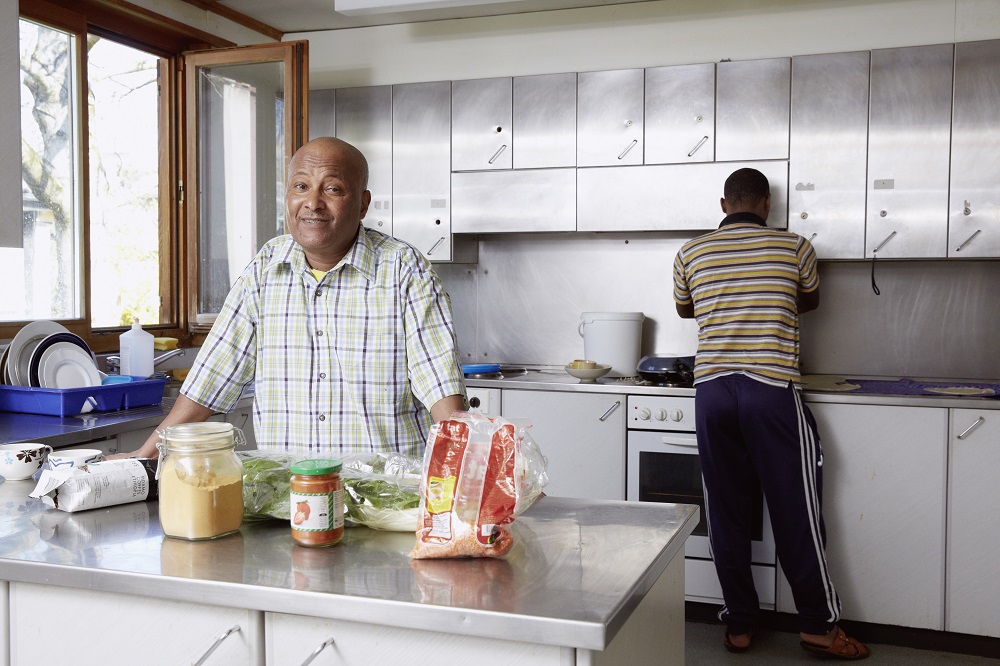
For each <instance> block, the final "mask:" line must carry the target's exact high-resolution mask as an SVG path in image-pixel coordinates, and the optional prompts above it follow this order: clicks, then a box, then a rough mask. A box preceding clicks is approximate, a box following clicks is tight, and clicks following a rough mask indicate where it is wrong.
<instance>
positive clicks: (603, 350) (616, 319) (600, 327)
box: [577, 312, 646, 377]
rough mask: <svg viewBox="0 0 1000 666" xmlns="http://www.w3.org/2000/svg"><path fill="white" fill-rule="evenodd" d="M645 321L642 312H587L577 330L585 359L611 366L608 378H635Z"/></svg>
mask: <svg viewBox="0 0 1000 666" xmlns="http://www.w3.org/2000/svg"><path fill="white" fill-rule="evenodd" d="M645 318H646V317H645V315H643V314H642V313H641V312H584V313H583V314H581V315H580V325H579V327H577V331H578V332H579V333H580V336H581V337H582V338H583V356H584V358H586V359H587V360H589V361H596V362H597V363H602V364H608V365H610V366H611V372H609V373H608V376H611V377H632V376H634V375H635V373H636V370H635V368H636V366H637V365H639V358H640V353H639V348H640V346H641V342H642V322H643V320H644V319H645Z"/></svg>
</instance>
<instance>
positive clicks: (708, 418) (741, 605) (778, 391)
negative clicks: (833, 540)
mask: <svg viewBox="0 0 1000 666" xmlns="http://www.w3.org/2000/svg"><path fill="white" fill-rule="evenodd" d="M695 418H696V424H697V425H696V427H697V430H696V432H697V436H698V452H699V454H700V458H701V471H702V479H703V481H704V484H705V510H706V513H707V515H708V525H709V540H710V543H711V548H712V558H713V559H714V560H715V568H716V571H717V572H718V575H719V581H720V583H721V584H722V592H723V597H724V600H725V606H723V608H722V610H721V611H720V613H719V618H720V619H721V620H722V621H723V622H725V623H726V625H727V626H728V628H729V631H730V632H731V633H733V634H743V633H747V631H748V630H750V629H753V628H755V627H756V626H757V621H758V615H759V609H760V604H759V601H758V598H757V592H756V590H755V589H754V585H753V578H752V575H751V570H750V519H751V516H750V507H751V500H752V495H751V493H753V492H755V485H756V483H759V485H760V489H761V491H763V493H764V498H765V500H766V501H767V507H768V513H769V515H770V517H771V524H772V527H773V529H774V540H775V546H776V549H777V554H778V560H779V561H780V562H781V567H782V570H783V571H784V573H785V576H786V577H787V578H788V582H789V584H790V585H791V588H792V594H793V596H794V598H795V605H796V608H797V610H798V613H799V630H800V631H802V632H805V633H809V634H822V633H826V632H827V631H829V630H830V629H831V628H832V627H833V626H834V625H835V624H836V622H837V620H838V619H839V618H840V599H839V598H838V597H837V593H836V591H835V590H834V587H833V583H832V581H831V580H830V575H829V571H828V570H827V564H826V554H825V546H826V531H825V528H824V525H823V515H822V507H821V504H822V494H823V475H822V471H823V467H822V466H823V453H822V449H821V448H820V443H819V436H818V434H817V432H816V422H815V420H814V419H813V417H812V414H811V413H810V412H809V410H808V408H807V407H806V406H805V405H804V404H803V403H802V398H801V396H800V395H799V392H798V391H796V390H795V389H794V388H793V387H792V386H791V385H789V386H787V387H784V388H780V387H776V386H772V385H769V384H765V383H764V382H761V381H758V380H755V379H752V378H750V377H748V376H746V375H743V374H736V375H725V376H722V377H717V378H715V379H711V380H709V381H706V382H701V383H699V384H698V385H697V387H696V391H695ZM755 481H756V483H755Z"/></svg>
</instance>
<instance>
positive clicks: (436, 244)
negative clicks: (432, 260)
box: [427, 236, 444, 255]
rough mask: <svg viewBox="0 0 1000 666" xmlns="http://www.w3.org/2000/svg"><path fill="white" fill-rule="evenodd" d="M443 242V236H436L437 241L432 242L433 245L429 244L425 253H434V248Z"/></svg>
mask: <svg viewBox="0 0 1000 666" xmlns="http://www.w3.org/2000/svg"><path fill="white" fill-rule="evenodd" d="M443 242H444V236H441V238H438V242H437V243H434V245H432V246H431V249H429V250H427V254H428V255H431V254H434V250H436V249H438V245H440V244H441V243H443Z"/></svg>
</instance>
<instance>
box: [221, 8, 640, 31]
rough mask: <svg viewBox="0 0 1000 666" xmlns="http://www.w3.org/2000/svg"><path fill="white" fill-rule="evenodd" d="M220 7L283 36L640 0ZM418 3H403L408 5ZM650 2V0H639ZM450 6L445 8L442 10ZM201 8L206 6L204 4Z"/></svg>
mask: <svg viewBox="0 0 1000 666" xmlns="http://www.w3.org/2000/svg"><path fill="white" fill-rule="evenodd" d="M217 1H218V4H220V5H224V6H226V7H228V8H229V9H232V10H234V11H237V12H239V13H241V14H245V15H246V16H249V17H250V18H253V19H256V20H257V21H260V22H262V23H265V24H267V25H269V26H271V27H272V28H275V29H277V30H279V31H281V32H283V33H291V32H311V31H314V30H337V29H340V28H359V27H364V26H373V25H389V24H393V23H417V22H420V21H440V20H444V19H456V18H470V17H476V16H497V15H501V14H520V13H526V12H539V11H549V10H554V9H575V8H578V7H597V6H601V5H619V4H627V3H630V2H636V0H515V1H512V2H504V1H493V0H490V1H488V2H487V3H486V4H467V3H472V2H479V3H482V2H484V0H459V1H457V2H445V1H441V0H421V1H420V2H419V3H418V5H417V6H424V5H427V6H432V8H428V9H420V10H412V9H410V10H407V11H391V10H390V11H387V12H385V13H382V12H381V11H379V12H378V13H371V14H364V15H358V14H354V13H353V12H352V15H351V16H348V15H346V14H341V13H339V12H337V11H336V10H335V4H336V2H337V0H217ZM388 1H389V0H374V2H376V3H377V4H382V3H383V2H385V3H388ZM415 1H416V0H400V4H401V5H403V6H405V5H407V4H411V3H413V2H415ZM639 1H646V0H639ZM357 4H358V0H352V1H351V6H356V5H357ZM442 5H447V6H445V7H440V8H439V6H442ZM201 6H205V5H204V3H202V4H201Z"/></svg>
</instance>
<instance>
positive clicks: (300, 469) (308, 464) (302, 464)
mask: <svg viewBox="0 0 1000 666" xmlns="http://www.w3.org/2000/svg"><path fill="white" fill-rule="evenodd" d="M340 468H341V463H340V461H339V460H324V459H322V458H318V459H312V460H300V461H298V462H297V463H292V467H291V470H292V474H309V475H313V474H333V473H335V472H339V471H340Z"/></svg>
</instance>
